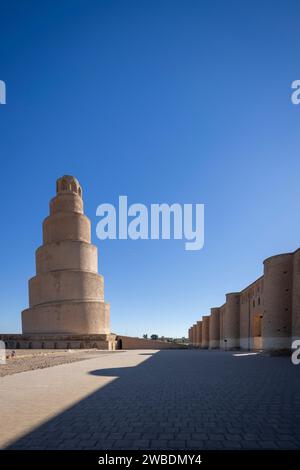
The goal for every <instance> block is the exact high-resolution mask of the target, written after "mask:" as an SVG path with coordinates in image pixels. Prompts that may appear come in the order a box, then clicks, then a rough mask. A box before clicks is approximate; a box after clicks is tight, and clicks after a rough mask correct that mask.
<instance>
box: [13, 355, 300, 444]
mask: <svg viewBox="0 0 300 470" xmlns="http://www.w3.org/2000/svg"><path fill="white" fill-rule="evenodd" d="M140 354H145V355H147V356H149V358H148V359H146V360H145V361H144V362H142V363H141V364H139V365H137V366H133V367H118V368H101V369H94V368H92V369H91V370H90V371H89V372H88V373H89V374H92V375H94V376H96V377H99V378H100V377H117V378H116V379H115V380H114V381H112V382H110V383H109V384H107V385H105V386H102V388H100V389H99V390H97V391H95V392H93V393H92V394H90V395H89V396H87V397H85V398H84V399H82V400H81V401H80V402H78V403H76V404H75V405H74V406H72V407H70V408H69V409H67V410H65V411H64V412H62V413H60V414H59V415H57V416H55V417H53V418H52V419H50V420H49V421H48V422H46V423H44V424H42V425H41V426H39V427H37V428H36V429H35V430H33V431H32V432H30V433H28V434H27V435H26V436H24V437H22V438H20V439H18V440H17V441H16V442H15V443H13V444H12V445H10V446H9V447H8V449H96V450H112V449H127V450H130V449H151V448H152V449H179V450H181V449H197V448H199V449H203V448H206V449H218V448H244V443H245V442H246V443H248V448H255V445H256V446H258V447H259V448H261V446H260V444H259V443H260V442H261V441H262V439H263V440H265V442H266V446H267V443H268V442H269V443H272V442H273V438H274V439H275V437H276V436H277V437H276V439H278V433H279V430H280V432H282V434H285V435H287V434H289V435H290V436H291V439H290V440H289V442H287V440H286V441H285V444H284V445H285V446H286V445H287V444H289V446H293V445H294V446H296V447H297V446H298V448H299V447H300V399H299V387H300V376H299V372H298V370H297V367H295V366H293V365H291V363H290V361H289V359H287V358H270V357H261V356H248V357H244V358H242V359H241V358H236V357H234V356H233V355H232V354H228V353H211V352H209V351H208V352H206V351H197V350H164V351H159V352H157V353H155V354H152V353H150V354H147V353H140ZM93 364H94V363H93ZM297 397H298V398H297ZM33 406H34V404H33ZM231 434H232V435H233V437H234V436H235V437H234V438H233V439H232V440H231V441H230V440H228V435H231ZM246 435H247V436H248V440H246V439H245V438H244V436H246ZM237 436H238V437H237ZM297 436H298V437H297ZM293 439H294V440H293ZM297 439H298V440H297ZM274 442H275V441H274ZM255 443H256V444H255ZM251 445H252V446H254V447H251ZM272 445H273V444H272ZM282 445H283V444H282ZM226 446H227V447H226ZM266 448H268V447H266ZM284 448H285V447H284ZM291 448H292V447H291Z"/></svg>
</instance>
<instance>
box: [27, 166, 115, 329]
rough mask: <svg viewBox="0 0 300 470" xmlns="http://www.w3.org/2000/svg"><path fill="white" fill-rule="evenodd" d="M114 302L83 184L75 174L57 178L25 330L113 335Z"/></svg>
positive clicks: (37, 260) (45, 221) (30, 284)
mask: <svg viewBox="0 0 300 470" xmlns="http://www.w3.org/2000/svg"><path fill="white" fill-rule="evenodd" d="M109 316H110V312H109V305H108V304H107V303H105V301H104V281H103V277H102V276H101V275H99V274H98V253H97V247H96V246H94V245H92V244H91V223H90V220H89V219H88V218H87V217H86V216H85V215H84V212H83V200H82V188H81V186H80V184H79V182H78V180H77V179H76V178H74V177H73V176H69V175H66V176H63V177H62V178H59V179H58V180H57V182H56V196H55V197H54V198H53V199H52V200H51V201H50V215H49V216H48V217H46V219H45V220H44V222H43V244H42V246H40V247H39V248H38V249H37V250H36V275H35V276H34V277H33V278H32V279H30V280H29V308H28V309H27V310H24V311H23V312H22V330H23V333H26V334H27V333H40V334H41V333H47V334H48V333H49V334H53V333H54V334H79V335H92V334H109V333H110V327H109Z"/></svg>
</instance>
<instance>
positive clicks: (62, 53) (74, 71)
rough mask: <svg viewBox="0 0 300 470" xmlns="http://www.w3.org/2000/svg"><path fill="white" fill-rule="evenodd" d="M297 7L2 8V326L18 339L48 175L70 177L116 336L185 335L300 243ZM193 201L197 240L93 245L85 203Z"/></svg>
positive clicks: (50, 181)
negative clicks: (80, 199)
mask: <svg viewBox="0 0 300 470" xmlns="http://www.w3.org/2000/svg"><path fill="white" fill-rule="evenodd" d="M298 12H299V2H296V1H288V2H284V1H277V2H274V1H261V0H260V1H253V0H252V1H244V2H240V1H226V2H225V1H223V0H222V1H221V0H220V1H212V0H209V1H208V0H207V1H192V0H184V1H183V0H181V1H176V0H169V1H165V0H136V1H135V0H130V1H127V0H118V1H117V0H98V1H91V0H90V1H86V0H80V1H79V0H72V1H71V0H70V1H66V0H62V1H55V2H53V1H47V0H43V1H42V2H41V1H37V0H36V1H30V0H27V1H26V2H25V1H23V2H21V1H15V0H10V1H5V0H2V1H1V6H0V15H1V30H0V79H1V80H5V82H6V84H7V104H6V105H4V106H0V158H1V184H0V196H1V231H0V246H1V252H0V253H1V269H0V286H1V298H0V308H1V310H0V331H1V332H18V331H20V326H21V325H20V311H21V310H22V309H24V308H26V306H27V305H28V293H27V281H28V279H29V278H30V277H32V276H33V275H34V273H35V264H34V251H35V249H36V248H37V247H38V246H39V245H40V244H41V223H42V220H43V218H44V217H45V216H46V215H47V213H48V202H49V199H50V198H51V197H52V196H53V195H54V194H55V180H56V178H57V177H59V176H61V175H63V174H74V175H75V176H77V177H78V179H79V181H80V182H81V184H82V186H83V189H84V197H85V209H86V213H87V215H88V216H89V217H90V218H91V220H92V224H93V241H94V242H95V243H96V244H97V246H98V248H99V270H100V272H101V273H102V274H104V276H105V283H106V285H105V288H106V299H107V300H108V301H109V302H110V303H111V320H112V321H111V323H112V330H113V331H115V332H118V333H123V334H130V335H141V334H143V333H148V334H151V333H158V334H161V335H171V336H182V335H184V334H186V332H187V328H188V327H189V326H190V325H191V324H192V323H193V322H195V321H196V320H198V319H199V318H200V317H201V316H202V315H203V314H207V313H209V309H210V307H213V306H218V305H221V304H222V303H223V302H224V295H225V293H226V292H229V291H233V290H240V289H242V288H243V287H245V286H246V285H247V284H249V283H250V282H252V281H253V280H254V279H255V278H256V277H258V276H259V275H261V273H262V261H263V259H264V258H266V257H268V256H270V255H273V254H277V253H280V252H286V251H291V250H294V249H295V248H297V247H299V246H300V215H299V213H300V212H299V206H300V178H299V174H300V158H299V157H300V155H299V148H300V106H298V107H297V106H294V105H292V104H291V100H290V95H291V90H290V85H291V82H292V81H293V80H296V79H300V62H299V52H300V51H299V49H300V45H299V15H298ZM120 194H125V195H128V198H129V202H141V203H145V204H151V203H157V202H166V203H173V202H179V203H196V202H198V203H204V204H205V207H206V219H205V223H206V231H205V247H204V249H203V250H202V251H198V252H188V251H185V250H184V246H183V242H182V241H123V240H122V241H102V242H101V241H99V240H97V238H96V236H95V228H96V223H97V217H96V214H95V212H96V207H97V205H98V204H100V203H102V202H111V203H116V202H117V199H118V196H119V195H120Z"/></svg>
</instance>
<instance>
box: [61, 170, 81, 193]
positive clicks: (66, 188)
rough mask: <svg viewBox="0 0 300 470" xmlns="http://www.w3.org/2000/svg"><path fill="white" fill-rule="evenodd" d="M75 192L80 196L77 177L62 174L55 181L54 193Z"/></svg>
mask: <svg viewBox="0 0 300 470" xmlns="http://www.w3.org/2000/svg"><path fill="white" fill-rule="evenodd" d="M66 192H68V193H70V192H71V193H75V194H78V196H80V197H81V198H82V188H81V186H80V184H79V181H78V179H77V178H75V177H74V176H71V175H64V176H62V177H61V178H58V180H57V181H56V193H57V194H59V193H66Z"/></svg>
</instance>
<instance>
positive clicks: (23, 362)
mask: <svg viewBox="0 0 300 470" xmlns="http://www.w3.org/2000/svg"><path fill="white" fill-rule="evenodd" d="M119 352H122V351H101V350H97V349H80V350H76V349H73V350H71V349H69V350H67V349H61V350H57V349H55V350H53V349H35V350H28V349H18V350H15V351H14V353H13V354H15V355H14V356H13V357H11V353H12V351H11V350H7V351H6V355H7V356H8V358H7V359H6V364H1V365H0V377H4V376H5V375H12V374H17V373H19V372H25V371H28V370H35V369H45V368H46V367H53V366H57V365H60V364H69V363H71V362H78V361H84V360H86V359H91V358H94V357H96V356H100V355H101V356H102V355H104V354H106V355H107V354H116V353H117V354H118V353H119Z"/></svg>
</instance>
